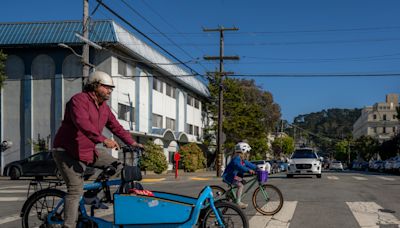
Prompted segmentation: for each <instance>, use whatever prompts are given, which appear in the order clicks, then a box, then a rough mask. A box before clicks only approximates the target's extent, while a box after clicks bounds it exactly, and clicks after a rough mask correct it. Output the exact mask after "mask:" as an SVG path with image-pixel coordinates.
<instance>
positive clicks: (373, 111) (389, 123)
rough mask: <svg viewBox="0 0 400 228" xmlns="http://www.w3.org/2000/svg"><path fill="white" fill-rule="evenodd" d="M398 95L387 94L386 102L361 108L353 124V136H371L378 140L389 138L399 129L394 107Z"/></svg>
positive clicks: (397, 102) (396, 104)
mask: <svg viewBox="0 0 400 228" xmlns="http://www.w3.org/2000/svg"><path fill="white" fill-rule="evenodd" d="M397 107H399V95H398V94H387V95H386V102H379V103H375V104H374V105H373V106H367V107H365V108H363V109H362V111H361V116H360V117H359V118H358V119H357V121H356V122H355V123H354V125H353V137H354V138H355V139H357V138H359V137H361V136H363V135H364V136H371V137H373V138H376V139H378V140H379V141H380V142H383V141H386V140H389V139H390V138H392V137H393V136H394V135H395V134H396V133H397V132H398V131H399V129H400V123H399V120H398V119H397V117H396V116H397V111H396V108H397Z"/></svg>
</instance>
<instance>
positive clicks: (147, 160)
mask: <svg viewBox="0 0 400 228" xmlns="http://www.w3.org/2000/svg"><path fill="white" fill-rule="evenodd" d="M144 149H145V152H144V154H143V157H142V160H141V163H140V165H141V167H142V168H144V169H145V170H150V171H154V173H157V174H160V173H162V172H164V171H166V170H167V168H168V162H167V158H166V157H165V155H164V153H163V149H162V148H161V147H160V146H158V145H156V144H154V143H153V142H152V141H150V140H149V141H147V143H146V144H145V145H144Z"/></svg>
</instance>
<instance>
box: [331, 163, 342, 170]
mask: <svg viewBox="0 0 400 228" xmlns="http://www.w3.org/2000/svg"><path fill="white" fill-rule="evenodd" d="M329 169H330V170H339V171H343V170H344V168H343V164H342V162H341V161H332V162H331V163H330V164H329Z"/></svg>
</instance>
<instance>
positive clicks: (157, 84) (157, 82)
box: [153, 78, 163, 93]
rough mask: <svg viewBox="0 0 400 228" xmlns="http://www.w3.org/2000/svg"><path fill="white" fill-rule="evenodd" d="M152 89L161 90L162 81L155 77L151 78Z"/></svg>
mask: <svg viewBox="0 0 400 228" xmlns="http://www.w3.org/2000/svg"><path fill="white" fill-rule="evenodd" d="M153 89H154V90H157V91H158V92H160V93H162V92H163V82H162V81H160V80H158V79H157V78H153Z"/></svg>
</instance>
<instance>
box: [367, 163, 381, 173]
mask: <svg viewBox="0 0 400 228" xmlns="http://www.w3.org/2000/svg"><path fill="white" fill-rule="evenodd" d="M369 169H370V170H373V171H379V172H383V171H384V170H385V163H384V162H383V161H373V162H370V164H369Z"/></svg>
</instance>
